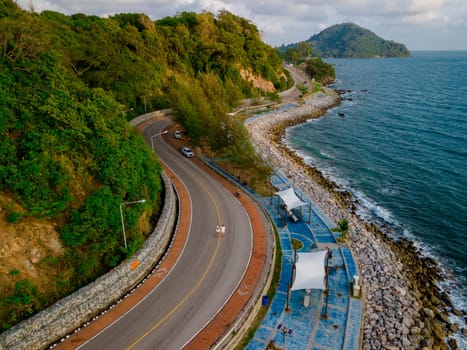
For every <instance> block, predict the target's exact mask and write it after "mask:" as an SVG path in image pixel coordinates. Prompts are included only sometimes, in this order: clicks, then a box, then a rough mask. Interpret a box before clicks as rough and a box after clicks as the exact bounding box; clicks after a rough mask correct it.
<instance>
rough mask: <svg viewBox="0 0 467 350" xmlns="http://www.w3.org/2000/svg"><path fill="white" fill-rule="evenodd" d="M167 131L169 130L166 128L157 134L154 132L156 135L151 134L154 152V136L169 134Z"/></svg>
mask: <svg viewBox="0 0 467 350" xmlns="http://www.w3.org/2000/svg"><path fill="white" fill-rule="evenodd" d="M167 133H168V131H167V130H164V131H162V132H158V133H157V134H154V135H152V136H151V149H152V151H153V152H154V137H156V136H161V135H165V134H167Z"/></svg>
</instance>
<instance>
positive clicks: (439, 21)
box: [16, 0, 467, 51]
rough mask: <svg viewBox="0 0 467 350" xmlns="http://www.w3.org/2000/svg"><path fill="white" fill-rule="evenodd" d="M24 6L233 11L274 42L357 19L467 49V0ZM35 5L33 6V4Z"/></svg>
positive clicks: (420, 45)
mask: <svg viewBox="0 0 467 350" xmlns="http://www.w3.org/2000/svg"><path fill="white" fill-rule="evenodd" d="M16 2H17V3H18V4H19V5H20V6H21V7H22V8H23V9H30V8H33V9H34V11H35V12H41V11H43V10H52V11H57V12H61V13H64V14H67V15H71V14H74V13H84V14H87V15H97V16H100V17H107V16H111V15H114V14H117V13H144V14H146V15H148V16H149V17H150V18H151V19H152V20H157V19H160V18H163V17H166V16H175V15H177V13H180V12H183V11H192V12H202V11H208V12H211V13H213V14H214V15H215V14H217V13H218V12H219V11H221V10H227V11H229V12H231V13H233V14H235V15H237V16H240V17H243V18H246V19H248V20H250V21H251V22H252V23H253V24H254V25H256V27H257V28H258V29H259V30H260V32H261V34H262V39H263V41H264V42H266V43H268V44H270V45H271V46H280V45H282V44H291V43H297V42H300V41H304V40H307V39H308V38H310V36H312V35H314V34H317V33H319V32H320V31H322V30H323V29H325V28H327V27H330V26H331V25H334V24H339V23H344V22H353V23H355V24H357V25H359V26H361V27H364V28H366V29H369V30H371V31H372V32H374V33H376V34H377V35H379V36H380V37H382V38H383V39H386V40H393V41H395V42H398V43H402V44H405V45H406V46H407V48H408V49H409V50H410V51H417V50H467V38H466V36H467V1H466V0H78V1H76V0H16ZM31 6H32V7H31Z"/></svg>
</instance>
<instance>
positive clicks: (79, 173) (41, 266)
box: [0, 0, 291, 329]
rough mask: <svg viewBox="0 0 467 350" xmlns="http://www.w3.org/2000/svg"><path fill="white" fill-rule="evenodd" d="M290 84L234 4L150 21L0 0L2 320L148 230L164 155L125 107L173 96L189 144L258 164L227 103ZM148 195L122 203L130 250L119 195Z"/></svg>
mask: <svg viewBox="0 0 467 350" xmlns="http://www.w3.org/2000/svg"><path fill="white" fill-rule="evenodd" d="M259 81H260V82H261V84H256V82H259ZM290 84H291V82H290V79H289V78H288V75H287V74H286V73H285V71H284V70H283V68H282V66H281V59H280V57H279V56H278V54H277V51H276V50H275V49H274V48H272V47H270V46H268V45H266V44H265V43H263V42H262V41H261V39H260V33H259V31H258V30H257V28H256V27H255V26H254V25H253V24H252V23H251V22H250V21H248V20H245V19H243V18H240V17H237V16H234V15H233V14H231V13H229V12H226V11H224V12H221V13H219V14H218V15H217V16H214V15H212V14H210V13H200V14H197V13H189V12H184V13H180V14H178V15H176V16H174V17H167V18H164V19H161V20H159V21H151V20H150V19H149V18H148V17H147V16H146V15H144V14H118V15H115V16H113V17H110V18H99V17H96V16H87V15H84V14H75V15H71V16H66V15H63V14H61V13H57V12H52V11H44V12H42V13H40V14H37V13H32V12H28V11H24V10H22V9H20V8H19V7H17V5H16V3H15V2H14V1H12V0H0V106H1V108H0V232H1V233H2V235H4V236H5V237H2V241H3V243H2V247H0V327H3V328H4V329H6V328H9V327H11V326H12V325H13V324H15V323H16V322H19V321H20V320H21V319H24V318H26V317H29V316H30V315H32V314H34V313H35V312H36V311H37V310H39V309H41V308H43V307H46V306H47V305H49V304H50V303H53V302H54V301H56V300H57V299H59V298H61V297H63V296H64V295H67V294H68V293H70V292H72V291H74V290H76V289H77V288H79V287H81V286H83V285H85V284H87V283H88V282H89V281H92V280H93V279H95V278H96V277H97V276H99V275H101V274H103V273H105V272H106V271H108V270H109V269H110V268H112V267H114V266H115V265H117V264H118V263H119V262H120V261H122V260H123V259H125V258H126V257H127V256H129V255H131V254H133V252H135V251H136V250H137V249H138V248H139V247H140V246H141V245H142V243H143V242H144V239H145V238H146V237H147V235H148V234H150V232H151V231H152V230H151V227H152V226H153V224H154V222H156V221H157V218H158V215H159V208H160V207H161V204H162V203H161V202H162V200H163V199H162V193H161V191H162V188H161V187H162V186H161V179H160V173H161V166H160V164H159V163H158V162H157V157H156V156H155V155H154V154H153V153H152V152H151V151H150V149H149V148H148V147H147V146H146V144H145V142H144V141H143V139H142V137H141V135H140V134H139V133H137V132H136V131H135V130H133V129H131V128H130V127H129V125H128V119H130V118H132V117H134V116H136V115H138V114H142V113H144V112H145V111H151V110H154V109H161V108H168V107H171V108H173V109H174V110H175V111H176V119H177V121H178V122H179V123H181V124H182V126H183V127H184V128H185V130H186V132H187V133H188V136H189V137H190V138H191V141H192V142H193V143H194V144H195V145H196V144H203V145H209V146H210V147H211V148H212V149H214V150H215V151H216V152H218V153H219V154H228V155H229V156H230V157H231V158H232V159H233V160H235V159H238V160H242V161H244V160H245V159H252V162H251V163H252V164H254V163H255V161H254V158H255V154H254V150H253V147H252V146H251V145H250V144H249V141H248V139H247V137H248V136H247V132H246V131H245V130H244V128H243V125H242V124H241V123H240V122H235V121H232V120H231V119H228V117H227V116H226V113H227V112H228V111H230V110H231V109H232V107H233V106H235V105H236V104H237V103H238V101H239V100H240V99H242V98H246V97H257V96H260V95H263V94H267V93H274V92H276V91H278V90H283V89H286V88H287V87H288V86H290ZM260 86H261V87H260ZM125 111H126V112H125ZM248 157H249V158H248ZM141 198H144V199H146V204H145V205H137V206H128V208H126V211H125V218H126V220H127V224H126V234H127V239H128V248H129V249H128V251H126V250H124V248H123V244H122V234H121V221H120V214H119V205H120V203H122V202H126V201H133V200H139V199H141Z"/></svg>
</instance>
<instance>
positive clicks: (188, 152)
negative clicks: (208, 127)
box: [180, 146, 195, 158]
mask: <svg viewBox="0 0 467 350" xmlns="http://www.w3.org/2000/svg"><path fill="white" fill-rule="evenodd" d="M180 152H182V154H183V155H184V156H185V157H187V158H193V157H194V156H195V154H194V153H193V151H192V150H191V148H190V147H186V146H185V147H182V148H180Z"/></svg>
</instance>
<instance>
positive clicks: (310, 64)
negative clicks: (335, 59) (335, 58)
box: [303, 57, 336, 84]
mask: <svg viewBox="0 0 467 350" xmlns="http://www.w3.org/2000/svg"><path fill="white" fill-rule="evenodd" d="M303 70H304V71H305V73H306V74H307V75H308V76H310V77H312V78H314V79H315V80H316V81H318V82H320V83H322V84H329V83H331V82H333V81H334V80H336V70H335V68H334V66H333V65H332V64H329V63H326V62H324V61H323V60H322V59H321V57H317V58H311V59H309V60H307V61H306V62H305V64H304V68H303Z"/></svg>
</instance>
